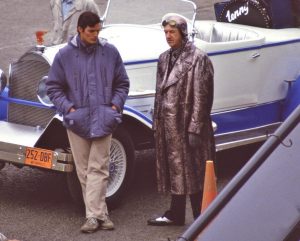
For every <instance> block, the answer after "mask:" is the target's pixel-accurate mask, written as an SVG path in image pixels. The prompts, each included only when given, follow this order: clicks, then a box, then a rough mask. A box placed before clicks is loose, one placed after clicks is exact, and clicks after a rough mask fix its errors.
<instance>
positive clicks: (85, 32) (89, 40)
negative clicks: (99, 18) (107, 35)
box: [78, 23, 101, 45]
mask: <svg viewBox="0 0 300 241" xmlns="http://www.w3.org/2000/svg"><path fill="white" fill-rule="evenodd" d="M100 30H101V25H100V23H97V24H96V25H94V26H93V27H90V26H87V27H86V28H85V29H83V28H81V27H78V32H79V33H80V39H81V41H82V42H84V43H85V44H86V45H92V44H95V43H97V39H98V35H99V32H100Z"/></svg>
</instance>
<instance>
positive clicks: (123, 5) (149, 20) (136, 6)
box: [102, 0, 196, 26]
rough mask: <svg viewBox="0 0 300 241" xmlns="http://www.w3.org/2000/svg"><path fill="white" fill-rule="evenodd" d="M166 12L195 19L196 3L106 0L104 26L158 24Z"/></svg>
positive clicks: (169, 0)
mask: <svg viewBox="0 0 300 241" xmlns="http://www.w3.org/2000/svg"><path fill="white" fill-rule="evenodd" d="M167 13H176V14H180V15H182V16H183V17H185V18H187V19H189V20H190V21H191V22H193V21H194V20H195V15H196V5H195V3H194V2H192V1H190V0H168V1H161V0H151V1H148V2H145V1H139V0H108V2H107V6H106V10H105V12H104V14H103V17H102V19H103V21H104V26H106V25H111V24H139V25H153V24H160V23H161V20H162V17H163V16H164V15H165V14H167Z"/></svg>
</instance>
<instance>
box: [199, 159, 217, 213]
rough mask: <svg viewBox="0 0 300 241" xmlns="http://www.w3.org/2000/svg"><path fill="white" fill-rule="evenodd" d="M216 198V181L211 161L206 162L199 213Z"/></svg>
mask: <svg viewBox="0 0 300 241" xmlns="http://www.w3.org/2000/svg"><path fill="white" fill-rule="evenodd" d="M216 196H217V181H216V175H215V169H214V162H213V161H206V165H205V177H204V188H203V198H202V205H201V213H202V212H203V211H204V210H205V209H206V208H207V207H208V205H209V204H210V203H211V202H212V201H213V200H214V198H215V197H216Z"/></svg>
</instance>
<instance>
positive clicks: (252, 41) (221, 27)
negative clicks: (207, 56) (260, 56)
mask: <svg viewBox="0 0 300 241" xmlns="http://www.w3.org/2000/svg"><path fill="white" fill-rule="evenodd" d="M195 27H196V30H197V35H196V38H195V39H194V41H195V45H196V46H197V47H198V48H200V49H202V50H204V51H206V52H215V51H227V50H231V49H237V48H247V47H252V46H259V45H262V44H263V43H264V41H265V36H264V35H263V34H262V33H260V32H258V31H256V29H255V30H254V29H253V30H252V29H251V27H249V26H243V25H238V24H230V23H222V22H216V21H196V22H195Z"/></svg>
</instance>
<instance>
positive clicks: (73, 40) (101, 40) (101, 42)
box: [69, 34, 107, 48]
mask: <svg viewBox="0 0 300 241" xmlns="http://www.w3.org/2000/svg"><path fill="white" fill-rule="evenodd" d="M77 38H78V39H79V35H78V34H76V35H75V36H73V37H71V38H70V40H69V44H70V45H72V46H73V47H76V48H79V44H78V41H77ZM106 43H107V39H105V38H101V37H98V42H97V44H96V45H100V46H102V47H104V45H105V44H106Z"/></svg>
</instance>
